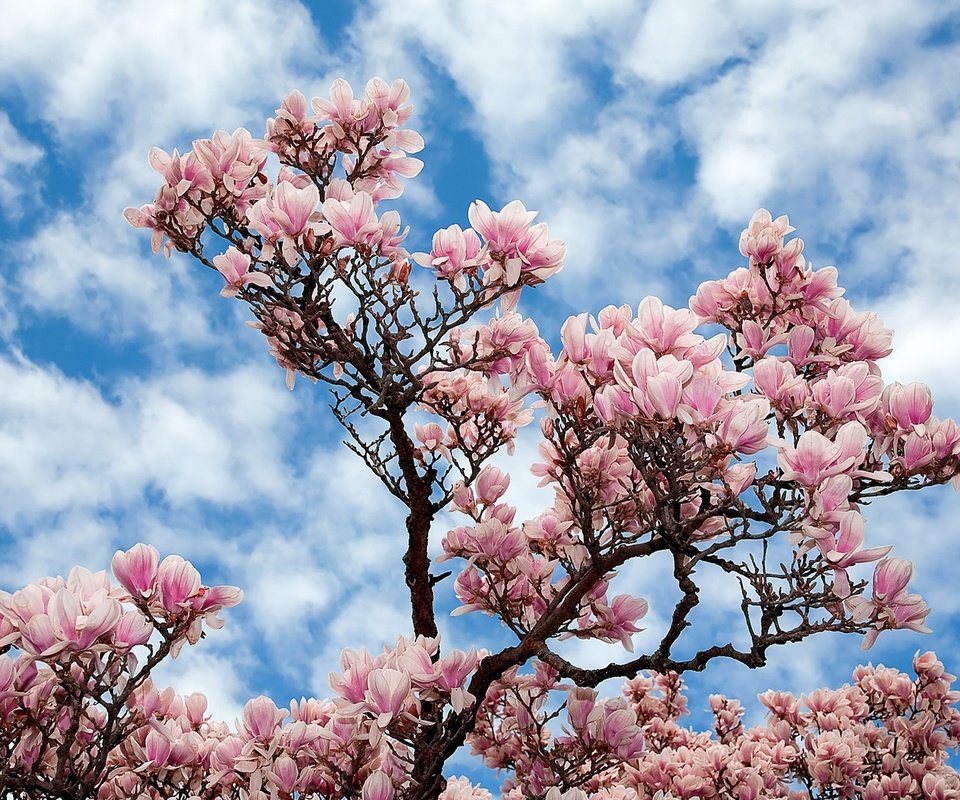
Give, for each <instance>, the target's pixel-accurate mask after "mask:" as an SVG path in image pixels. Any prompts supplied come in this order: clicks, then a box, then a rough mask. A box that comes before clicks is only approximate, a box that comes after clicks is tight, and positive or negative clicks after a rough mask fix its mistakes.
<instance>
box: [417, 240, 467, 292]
mask: <svg viewBox="0 0 960 800" xmlns="http://www.w3.org/2000/svg"><path fill="white" fill-rule="evenodd" d="M479 253H480V238H479V237H478V236H477V233H476V231H474V230H473V229H472V228H467V229H466V230H465V231H464V230H461V229H460V226H459V225H451V226H450V227H449V228H442V229H441V230H439V231H437V232H436V233H435V234H433V247H432V248H431V250H430V252H429V253H414V254H413V259H414V261H416V262H417V263H418V264H420V265H421V266H424V267H431V268H433V269H434V270H436V273H437V274H438V275H440V276H441V277H443V278H445V279H446V280H448V281H451V282H452V283H453V284H454V285H455V286H456V287H457V288H459V289H465V288H466V285H467V284H466V279H465V278H464V275H463V273H464V271H466V270H470V269H472V268H474V267H476V266H477V255H478V254H479Z"/></svg>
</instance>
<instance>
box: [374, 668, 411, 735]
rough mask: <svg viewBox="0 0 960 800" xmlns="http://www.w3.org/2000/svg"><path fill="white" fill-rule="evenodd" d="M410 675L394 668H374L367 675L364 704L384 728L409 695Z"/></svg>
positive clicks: (400, 709)
mask: <svg viewBox="0 0 960 800" xmlns="http://www.w3.org/2000/svg"><path fill="white" fill-rule="evenodd" d="M410 688H411V684H410V676H409V675H408V674H407V673H405V672H400V671H399V670H396V669H390V668H387V667H385V668H383V669H375V670H373V671H371V672H370V674H369V675H368V676H367V691H366V695H365V698H366V704H367V707H368V708H369V709H370V711H372V712H373V713H374V714H376V715H377V725H378V726H379V727H380V728H385V727H387V725H389V724H390V721H391V720H392V719H393V718H394V717H395V716H397V715H398V714H399V713H400V712H401V711H402V710H403V708H404V706H405V705H406V702H407V698H408V697H409V695H410Z"/></svg>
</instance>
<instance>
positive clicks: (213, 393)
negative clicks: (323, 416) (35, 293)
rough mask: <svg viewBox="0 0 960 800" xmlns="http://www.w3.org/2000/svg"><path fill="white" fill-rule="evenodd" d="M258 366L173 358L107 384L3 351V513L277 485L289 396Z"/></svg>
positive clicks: (247, 493)
mask: <svg viewBox="0 0 960 800" xmlns="http://www.w3.org/2000/svg"><path fill="white" fill-rule="evenodd" d="M274 377H276V376H275V375H274V374H273V372H272V371H268V370H266V369H264V368H262V367H257V368H252V367H240V368H237V369H236V370H234V371H233V372H227V373H222V374H219V375H217V374H209V375H207V374H202V373H199V372H194V371H190V370H180V371H177V372H172V373H170V374H167V375H164V376H163V377H161V378H156V379H153V380H147V381H142V382H141V381H131V382H129V383H125V384H121V385H119V386H118V387H115V392H116V394H115V395H114V396H112V397H111V396H107V395H105V394H104V393H103V392H101V390H100V389H98V388H97V387H95V386H93V385H92V384H90V383H87V382H84V381H80V380H75V379H71V378H68V377H66V376H64V375H63V374H61V373H59V372H57V371H54V370H44V369H42V368H40V367H38V366H36V365H34V364H31V363H29V362H27V361H24V360H20V361H13V360H10V359H7V358H4V359H0V382H2V383H3V385H4V386H6V387H7V388H6V391H5V392H4V393H3V397H2V399H0V437H2V439H0V441H2V448H0V460H2V469H0V482H2V491H3V494H4V496H5V497H6V498H7V499H6V501H5V503H4V505H3V509H2V512H0V520H2V521H3V523H4V524H7V525H10V526H14V525H17V524H18V523H19V522H20V521H22V520H25V519H36V518H37V517H39V516H41V515H46V514H58V513H62V512H65V511H67V510H72V511H77V510H79V509H91V510H94V509H99V508H118V507H124V506H129V504H131V503H139V502H140V500H141V496H142V493H143V492H144V491H146V490H147V489H151V490H153V491H157V492H159V493H160V494H161V495H162V496H163V497H164V498H165V500H166V501H167V502H170V503H174V504H178V505H183V504H189V503H192V502H196V501H212V502H216V503H219V504H222V505H226V506H234V505H239V504H242V503H245V502H249V501H250V500H252V499H254V498H257V497H268V498H276V497H278V496H280V495H282V494H283V491H284V484H285V474H286V472H287V468H286V467H284V466H283V464H282V462H281V461H280V460H279V454H278V452H277V447H276V444H277V441H278V436H283V435H284V432H285V431H287V430H289V429H288V427H287V422H286V419H288V418H289V417H290V415H291V411H292V408H293V406H294V404H293V402H292V400H291V399H289V398H288V397H287V396H286V395H285V394H284V393H283V389H282V388H281V387H280V386H278V385H277V384H276V383H275V382H273V381H272V380H271V378H274Z"/></svg>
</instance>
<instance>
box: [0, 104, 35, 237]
mask: <svg viewBox="0 0 960 800" xmlns="http://www.w3.org/2000/svg"><path fill="white" fill-rule="evenodd" d="M42 156H43V149H42V148H40V147H38V146H37V145H35V144H32V143H31V142H28V141H27V140H26V139H25V138H23V136H21V135H20V133H19V131H17V129H16V128H14V127H13V123H11V122H10V117H9V116H7V114H6V113H4V112H3V111H0V210H2V211H3V212H4V213H6V214H7V215H8V216H9V217H11V218H12V219H18V218H19V217H20V216H21V215H22V213H23V212H22V209H21V208H20V207H19V200H20V198H21V197H22V196H23V195H24V194H25V193H27V192H26V190H25V187H27V186H30V185H31V184H32V181H29V180H28V176H29V173H30V168H31V167H33V166H34V165H35V164H36V163H37V162H38V161H39V160H40V158H41V157H42ZM27 194H32V192H30V193H27Z"/></svg>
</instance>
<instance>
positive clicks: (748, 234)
mask: <svg viewBox="0 0 960 800" xmlns="http://www.w3.org/2000/svg"><path fill="white" fill-rule="evenodd" d="M794 230H795V229H794V228H793V227H791V225H790V221H789V219H788V218H787V216H786V215H784V216H781V217H777V218H776V219H775V220H774V219H773V217H772V216H771V214H770V212H769V211H767V209H765V208H761V209H760V210H758V211H756V212H754V215H753V217H752V218H751V220H750V224H749V225H748V226H747V227H746V228H745V229H744V231H743V233H741V234H740V252H741V253H742V254H743V255H744V256H748V257H749V258H750V259H751V261H756V262H759V263H766V262H768V261H770V260H771V259H772V258H773V256H774V255H775V254H776V252H777V251H778V250H779V249H780V247H781V246H782V245H783V237H784V236H786V235H787V234H788V233H792V232H793V231H794Z"/></svg>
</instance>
